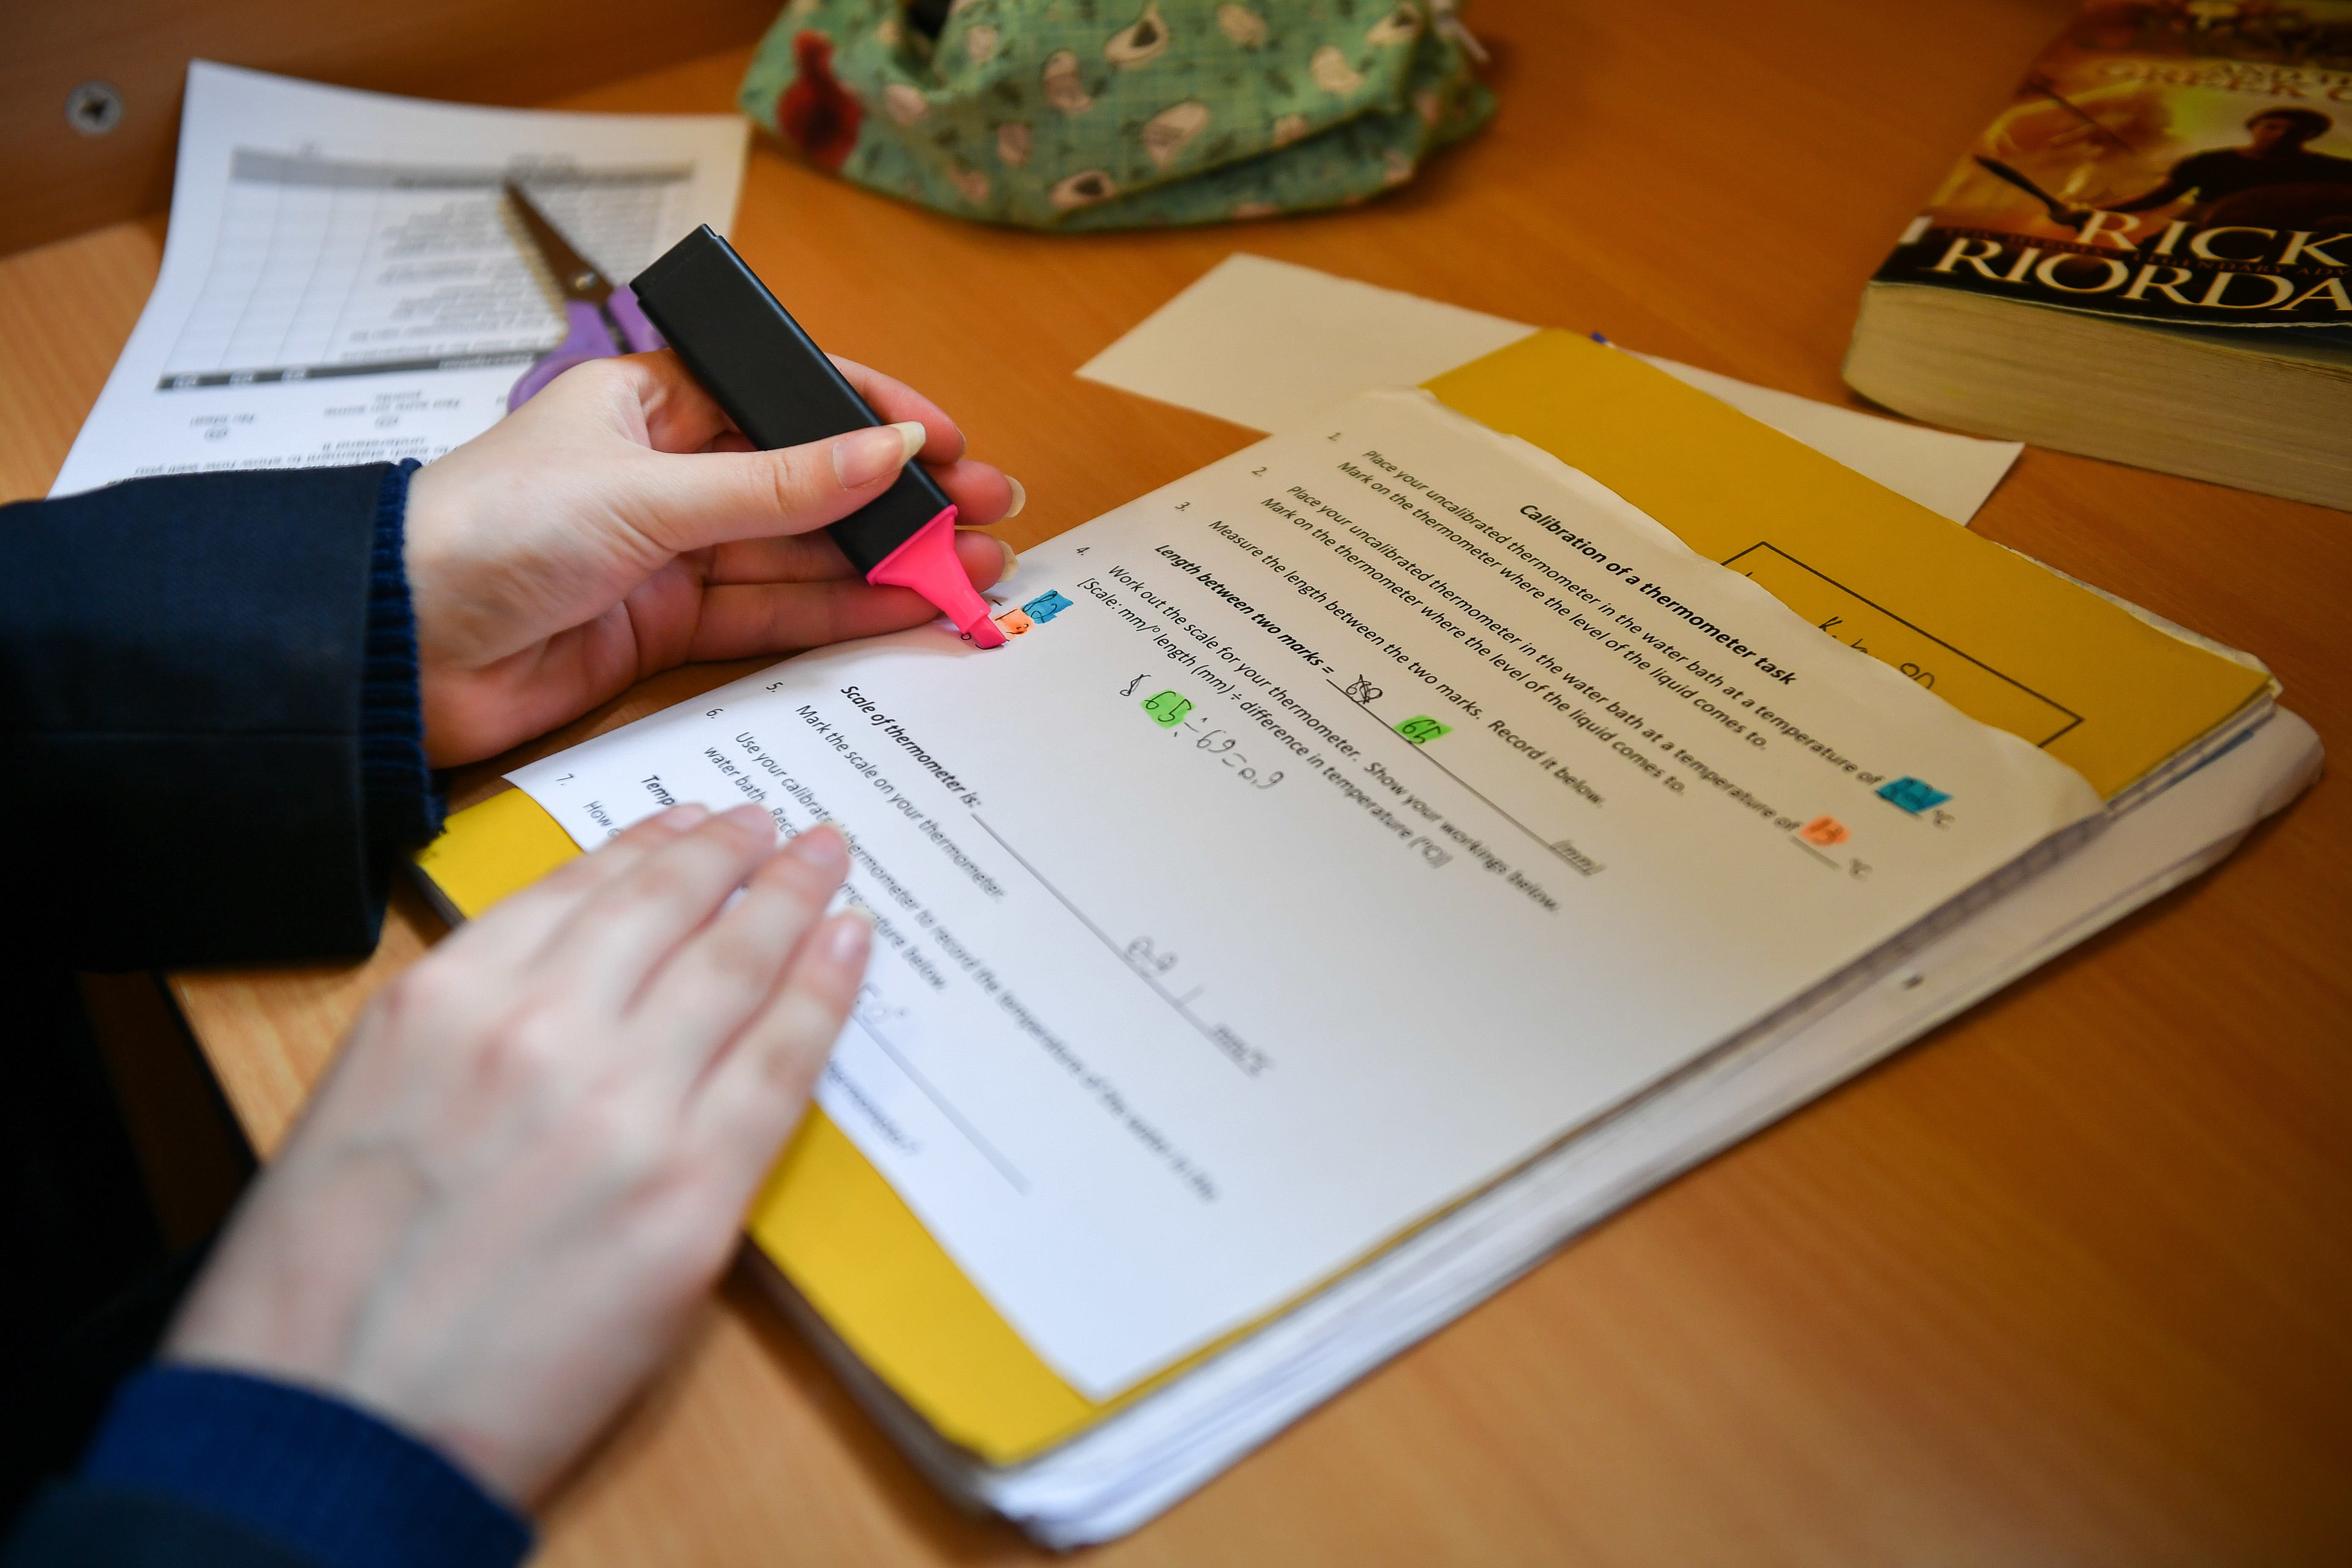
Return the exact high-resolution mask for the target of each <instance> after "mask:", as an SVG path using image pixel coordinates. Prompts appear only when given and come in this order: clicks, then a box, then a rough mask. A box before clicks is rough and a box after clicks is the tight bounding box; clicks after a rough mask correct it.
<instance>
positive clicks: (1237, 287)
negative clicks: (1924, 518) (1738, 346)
mask: <svg viewBox="0 0 2352 1568" xmlns="http://www.w3.org/2000/svg"><path fill="white" fill-rule="evenodd" d="M1535 330H1536V329H1535V328H1533V327H1530V326H1528V325H1527V324H1525V323H1524V322H1520V321H1506V320H1504V319H1503V318H1502V317H1500V316H1489V315H1486V314H1484V313H1483V312H1481V311H1477V310H1464V309H1463V308H1462V307H1460V306H1458V305H1448V304H1445V303H1443V302H1442V301H1439V300H1424V299H1422V298H1421V297H1419V296H1418V295H1413V294H1403V293H1399V292H1398V291H1397V290H1395V289H1380V288H1375V287H1374V286H1372V285H1371V284H1370V283H1360V282H1357V281H1356V280H1355V279H1349V278H1335V277H1333V276H1332V275H1331V274H1329V273H1328V272H1318V271H1316V270H1315V269H1314V268H1308V267H1297V266H1293V265H1292V264H1290V263H1288V262H1284V261H1270V260H1268V259H1266V258H1265V257H1262V256H1250V255H1245V254H1235V255H1233V256H1229V257H1227V258H1225V259H1224V260H1223V261H1221V262H1219V263H1218V264H1217V265H1216V266H1215V267H1214V268H1211V269H1210V270H1209V271H1208V272H1207V273H1206V274H1205V275H1204V276H1202V279H1200V280H1199V281H1198V282H1196V283H1194V284H1193V285H1192V287H1191V288H1189V289H1185V290H1184V291H1183V292H1182V293H1181V294H1179V295H1177V296H1176V298H1174V299H1173V300H1170V301H1168V303H1167V304H1165V305H1163V306H1161V307H1160V309H1159V310H1156V311H1154V312H1153V313H1152V314H1151V315H1150V316H1148V317H1146V318H1145V319H1144V320H1143V321H1141V322H1139V324H1138V325H1137V326H1136V327H1135V328H1134V329H1133V330H1131V331H1129V332H1128V333H1127V335H1126V336H1124V337H1122V338H1120V339H1119V340H1118V342H1115V343H1113V344H1111V345H1110V346H1109V347H1108V348H1107V349H1105V350H1103V352H1102V353H1098V354H1097V355H1096V356H1095V357H1094V358H1093V359H1091V360H1089V361H1087V363H1086V364H1084V365H1082V366H1080V367H1079V370H1078V374H1080V375H1082V376H1085V377H1086V378H1087V379H1088V380H1089V381H1098V382H1101V383H1103V384H1105V385H1107V386H1116V387H1118V388H1121V389H1122V390H1124V391H1128V392H1133V393H1139V394H1140V395H1143V396H1145V397H1152V398H1157V399H1159V400H1160V402H1162V403H1173V404H1175V405H1178V406H1179V407H1182V408H1191V409H1194V410H1196V411H1198V412H1200V413H1202V414H1212V415H1214V416H1217V417H1218V418H1220V419H1230V420H1232V421H1233V422H1234V424H1236V425H1244V426H1248V427H1249V428H1251V429H1253V430H1288V429H1291V428H1293V427H1295V426H1297V425H1298V424H1299V422H1300V421H1302V420H1305V419H1307V418H1310V417H1312V416H1315V415H1317V414H1318V413H1320V412H1321V411H1322V410H1324V409H1326V408H1329V407H1332V406H1334V405H1338V404H1339V403H1342V402H1344V401H1346V400H1347V399H1348V398H1350V397H1352V396H1354V395H1356V394H1357V393H1360V392H1368V391H1373V390H1376V389H1379V388H1383V387H1403V386H1418V385H1420V384H1422V383H1423V382H1424V381H1427V380H1429V379H1430V378H1431V377H1432V376H1434V375H1438V374H1443V373H1444V372H1446V371H1449V370H1452V369H1453V368H1454V366H1456V365H1461V364H1467V363H1469V362H1470V361H1472V360H1474V359H1478V358H1480V357H1482V356H1484V355H1486V354H1490V353H1494V352H1495V351H1496V349H1499V348H1503V347H1505V346H1507V345H1508V344H1510V343H1515V342H1518V340H1519V339H1521V338H1523V337H1526V336H1527V335H1528V333H1529V332H1532V331H1535ZM1640 357H1641V358H1643V359H1644V360H1647V361H1648V362H1649V363H1652V364H1654V365H1656V366H1657V367H1658V368H1659V369H1660V370H1663V371H1664V372H1665V373H1666V374H1669V375H1672V376H1674V377H1675V378H1676V379H1678V380H1681V381H1683V382H1685V383H1687V384H1690V385H1692V386H1696V387H1697V388H1698V389H1699V390H1700V391H1701V392H1704V393H1706V394H1707V395H1710V396H1713V397H1717V398H1720V399H1721V400H1722V401H1724V402H1726V403H1728V404H1729V405H1731V406H1733V407H1734V408H1737V409H1738V410H1739V411H1740V412H1741V413H1742V414H1745V415H1747V416H1748V417H1749V418H1751V419H1755V420H1759V421H1760V422H1761V423H1763V424H1766V425H1769V426H1772V428H1774V429H1775V430H1778V431H1780V433H1781V434H1782V435H1784V436H1788V437H1792V438H1794V439H1796V440H1799V441H1802V442H1803V443H1804V444H1805V445H1807V446H1808V447H1812V448H1813V449H1814V450H1815V451H1817V452H1820V453H1822V454H1823V455H1824V456H1827V457H1831V458H1836V459H1837V460H1838V461H1839V462H1841V463H1843V464H1844V465H1845V466H1846V467H1848V468H1853V470H1855V471H1856V472H1857V473H1861V474H1864V475H1866V476H1867V477H1869V478H1870V479H1875V480H1877V481H1878V482H1879V483H1880V484H1882V485H1885V487H1886V488H1887V489H1891V490H1894V491H1895V492H1897V493H1898V494H1901V495H1906V496H1908V497H1910V498H1911V499H1912V500H1916V501H1917V502H1918V503H1919V504H1920V505H1922V506H1925V507H1927V508H1928V509H1929V510H1933V511H1935V512H1937V513H1939V514H1941V515H1942V516H1945V517H1948V518H1950V519H1951V520H1952V521H1954V522H1958V523H1966V522H1967V521H1969V519H1970V518H1972V517H1974V516H1975V515H1976V513H1977V509H1978V508H1979V507H1980V506H1982V505H1983V504H1984V501H1985V498H1986V497H1987V496H1990V494H1992V491H1993V488H1994V487H1995V486H1996V485H1998V484H2000V480H2001V477H2002V476H2003V475H2005V474H2007V473H2008V472H2009V469H2010V465H2011V464H2012V463H2014V462H2015V461H2016V460H2017V455H2018V454H2019V453H2020V452H2021V451H2023V450H2024V447H2021V445H2019V444H2018V443H2017V442H2014V441H1986V440H1980V439H1979V438H1978V437H1973V436H1956V435H1953V434H1951V433H1949V432H1948V431H1943V430H1930V429H1928V428H1927V427H1926V426H1918V425H1905V424H1900V423H1897V422H1896V421H1895V420H1892V419H1882V418H1879V417H1877V416H1874V415H1869V414H1862V413H1857V412H1856V411H1854V410H1853V409H1851V408H1841V407H1839V406H1837V405H1835V404H1830V403H1820V402H1816V401H1814V400H1813V399H1811V398H1810V397H1799V396H1797V395H1795V394H1793V393H1788V392H1776V391H1774V390H1772V389H1771V388H1769V387H1763V386H1755V385H1751V384H1748V383H1747V382H1744V381H1735V380H1734V379H1732V378H1731V377H1730V376H1727V375H1718V374H1716V373H1715V372H1713V371H1707V370H1701V369H1699V368H1697V367H1696V366H1695V365H1687V364H1683V363H1678V362H1676V361H1674V360H1669V359H1661V358H1659V357H1657V356H1655V355H1653V354H1643V355H1641V356H1640Z"/></svg>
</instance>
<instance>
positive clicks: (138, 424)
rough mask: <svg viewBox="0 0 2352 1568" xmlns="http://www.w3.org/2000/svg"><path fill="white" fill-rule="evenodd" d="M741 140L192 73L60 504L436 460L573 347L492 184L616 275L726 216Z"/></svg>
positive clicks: (710, 119) (199, 70)
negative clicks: (267, 473) (169, 164)
mask: <svg viewBox="0 0 2352 1568" xmlns="http://www.w3.org/2000/svg"><path fill="white" fill-rule="evenodd" d="M747 133H748V127H747V124H746V122H745V121H742V120H740V119H738V118H736V117H734V116H731V115H625V114H554V113H541V112H534V111H531V110H511V109H477V108H469V107H465V106H462V105H455V104H446V103H428V102H425V101H423V100H415V99H404V98H389V97H385V96H384V95H383V94H380V93H371V92H353V91H350V90H348V89H341V88H329V87H320V86H318V85H316V84H314V83H310V82H302V81H294V80H290V79H287V78H284V77H276V76H268V75H265V74H263V73H261V72H258V71H248V70H238V69H235V68H230V67H227V66H219V65H214V64H212V63H210V62H208V61H205V60H197V61H195V62H194V63H192V64H191V65H190V66H189V68H188V91H187V103H186V107H185V108H184V110H183V111H182V114H181V121H180V152H179V163H178V169H177V172H176V174H175V176H174V179H173V187H172V225H171V230H170V234H169V236H168V237H167V239H166V241H165V244H164V247H163V269H162V272H161V275H160V276H159V277H158V278H157V279H156V283H155V289H154V292H153V293H152V295H151V296H149V298H148V301H147V308H146V310H144V311H142V313H141V315H140V318H139V324H138V326H137V327H136V328H135V329H134V330H133V331H132V332H131V342H130V343H129V344H128V345H127V346H126V347H125V348H124V349H123V351H122V356H121V359H119V360H118V361H116V363H115V366H114V371H113V374H111V375H110V376H109V377H108V379H107V384H106V390H105V391H104V393H103V394H101V395H100V398H99V401H98V405H97V407H95V408H94V409H93V410H91V413H90V416H89V420H88V421H87V422H85V423H84V425H83V426H82V428H81V433H80V435H79V437H76V438H75V441H74V445H73V450H72V452H71V453H70V454H68V457H67V458H66V463H65V467H64V468H63V469H62V470H60V471H59V473H58V479H57V483H56V484H55V485H54V486H53V487H51V489H50V493H51V494H52V495H68V494H71V493H72V492H74V491H76V490H83V489H90V488H91V487H93V486H96V485H102V484H110V483H111V482H113V481H114V480H116V479H131V478H135V477H138V476H142V475H147V474H166V473H193V472H199V471H209V470H215V469H229V468H301V467H309V466H313V465H321V464H335V463H360V462H374V461H380V460H383V459H387V458H391V459H397V458H420V459H427V460H429V459H431V458H436V457H438V456H439V455H440V454H441V453H443V452H446V451H447V450H448V449H449V448H450V447H454V446H456V445H457V443H459V442H461V441H464V440H466V439H467V438H468V437H472V436H476V435H478V434H480V433H481V432H482V431H484V430H486V429H488V427H489V426H491V424H493V423H494V422H495V421H496V420H497V419H498V417H499V416H500V415H501V414H503V413H505V411H506V397H507V393H508V392H509V389H510V388H512V386H513V385H514V383H515V379H516V377H518V376H520V374H522V372H523V369H524V367H525V366H526V365H527V364H528V363H530V360H531V359H532V358H533V357H534V356H535V355H537V354H538V353H541V352H543V351H544V350H546V349H547V348H549V347H551V346H552V345H553V344H554V343H555V342H558V341H560V340H561V339H562V336H563V318H562V309H561V307H560V305H559V304H558V302H557V296H556V294H555V292H554V289H553V284H552V282H551V279H548V278H547V277H546V275H545V268H543V267H541V265H540V263H539V260H538V257H537V254H536V252H534V251H532V250H531V248H530V246H529V245H528V243H526V242H525V241H524V240H523V239H522V237H521V236H520V231H519V230H517V229H516V228H515V227H514V226H513V225H512V222H511V219H510V218H509V215H508V214H507V213H506V211H505V204H504V202H503V201H502V200H501V199H500V198H499V182H501V181H502V180H505V179H509V178H513V179H516V180H517V181H519V182H520V184H524V185H525V186H526V187H527V188H528V189H529V190H530V192H531V195H532V197H533V199H534V200H535V201H537V202H538V203H539V204H540V205H541V210H543V211H544V212H546V213H547V215H548V216H549V217H550V218H551V219H552V220H553V221H554V222H555V224H556V225H557V226H559V227H560V228H562V229H563V230H564V232H565V234H566V236H567V237H569V238H571V239H572V243H573V245H574V246H575V247H576V248H578V249H579V250H580V251H581V253H582V254H583V255H585V256H586V257H588V258H589V259H591V260H592V261H594V262H595V263H596V264H597V265H598V266H599V267H600V268H604V270H605V271H606V272H607V273H608V274H610V275H612V276H614V277H615V278H618V279H623V280H625V279H628V278H629V277H630V276H632V275H633V274H634V273H635V272H636V271H637V270H638V269H639V268H642V267H643V266H644V265H645V264H646V262H648V261H650V260H652V259H653V258H654V257H656V256H657V255H659V254H660V253H661V252H662V251H663V250H664V249H666V248H667V247H669V246H670V245H671V244H673V243H674V242H676V241H677V239H678V238H680V237H683V236H684V235H686V234H687V233H688V232H690V231H691V230H692V229H693V228H694V226H696V225H697V224H701V223H708V224H709V225H711V226H713V227H715V228H719V229H721V230H722V231H723V230H724V229H725V228H726V227H727V226H728V225H729V224H730V222H731V221H732V219H733V216H734V212H735V198H736V195H737V192H738V190H739V189H740V186H741V184H742V177H743V157H744V149H745V138H746V135H747Z"/></svg>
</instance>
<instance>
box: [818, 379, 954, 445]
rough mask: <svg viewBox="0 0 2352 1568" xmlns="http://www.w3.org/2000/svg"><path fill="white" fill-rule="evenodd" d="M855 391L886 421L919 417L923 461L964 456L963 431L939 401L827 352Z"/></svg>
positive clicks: (893, 423) (896, 422)
mask: <svg viewBox="0 0 2352 1568" xmlns="http://www.w3.org/2000/svg"><path fill="white" fill-rule="evenodd" d="M825 357H826V358H827V359H829V360H831V361H833V363H834V364H835V367H836V368H837V369H839V370H840V372H841V374H844V375H845V376H847V377H848V378H849V384H850V385H852V386H854V387H856V389H857V395H858V396H860V397H862V398H864V399H866V406H868V407H870V408H872V409H873V410H874V412H875V414H876V415H877V416H879V417H880V419H881V421H882V423H884V424H885V425H897V424H899V423H901V422H902V421H905V420H908V419H914V420H919V421H920V422H921V424H922V426H923V461H924V462H925V463H927V464H930V465H932V466H934V467H938V466H940V465H943V464H948V463H952V462H954V461H955V460H956V459H957V458H961V457H962V456H963V432H962V431H961V430H959V429H958V428H956V422H955V421H954V420H952V419H950V418H949V417H948V416H947V415H946V414H945V413H943V412H942V411H941V410H940V405H938V404H936V403H933V402H932V401H931V400H930V399H929V398H928V397H925V396H924V395H922V394H921V393H919V392H917V391H916V390H915V389H914V388H913V387H911V386H908V384H906V383H905V382H903V381H899V380H897V379H895V378H894V377H891V376H887V375H884V374H882V373H881V372H880V371H878V370H875V369H872V368H871V367H869V366H866V365H862V364H859V363H857V362H856V360H854V359H844V358H842V357H841V356H840V355H839V354H827V355H826V356H825Z"/></svg>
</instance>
